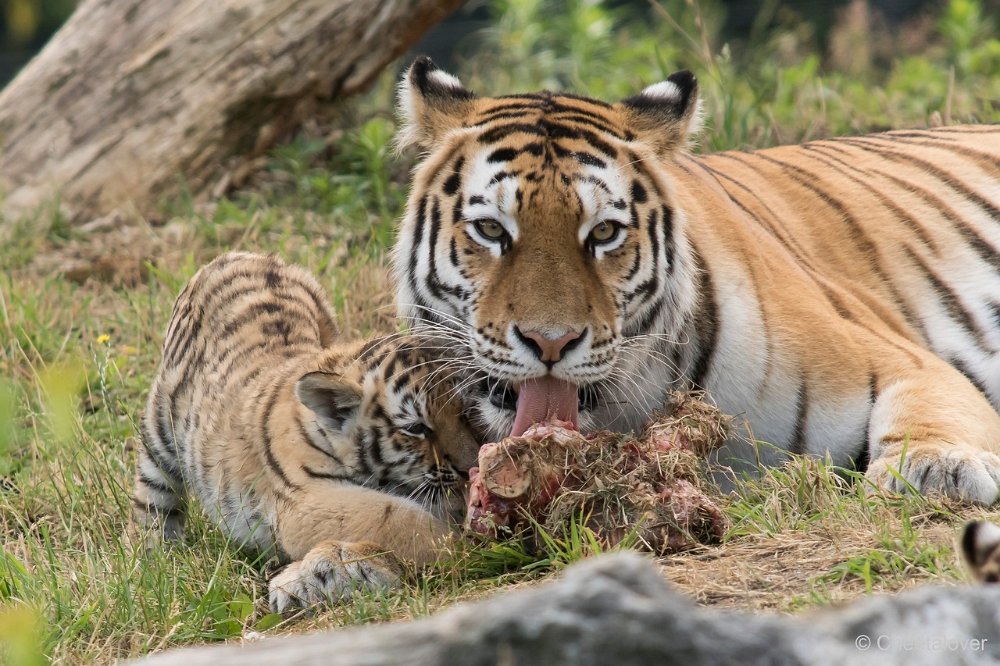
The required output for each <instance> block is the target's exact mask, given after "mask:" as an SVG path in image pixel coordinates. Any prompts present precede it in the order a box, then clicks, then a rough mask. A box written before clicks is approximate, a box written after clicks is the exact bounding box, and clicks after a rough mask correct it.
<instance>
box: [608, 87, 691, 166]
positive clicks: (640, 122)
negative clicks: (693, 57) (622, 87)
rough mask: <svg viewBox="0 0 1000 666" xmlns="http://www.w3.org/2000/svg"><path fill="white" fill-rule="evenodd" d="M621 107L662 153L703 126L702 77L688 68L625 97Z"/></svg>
mask: <svg viewBox="0 0 1000 666" xmlns="http://www.w3.org/2000/svg"><path fill="white" fill-rule="evenodd" d="M618 108H619V111H620V112H621V113H622V115H623V116H624V117H625V121H626V123H627V124H628V126H629V127H630V128H631V129H632V130H633V131H634V132H635V133H636V134H637V135H638V136H639V139H640V140H641V141H643V142H644V143H646V144H648V145H651V146H652V147H653V148H654V149H655V150H656V152H657V153H658V154H660V155H666V154H668V153H672V152H673V151H675V150H677V149H678V148H682V147H684V146H685V145H687V143H688V140H689V139H690V138H692V137H693V136H694V135H696V134H697V133H698V131H699V130H700V129H701V102H700V100H699V99H698V81H697V79H695V77H694V74H692V73H691V72H689V71H687V70H686V69H685V70H682V71H680V72H675V73H673V74H671V75H670V76H668V77H667V80H666V81H660V82H659V83H654V84H653V85H651V86H649V87H647V88H645V89H644V90H643V91H642V92H641V93H639V94H638V95H634V96H632V97H629V98H628V99H625V100H622V101H621V102H620V103H619V104H618Z"/></svg>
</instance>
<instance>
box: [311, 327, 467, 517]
mask: <svg viewBox="0 0 1000 666" xmlns="http://www.w3.org/2000/svg"><path fill="white" fill-rule="evenodd" d="M425 350H426V347H425V346H424V345H422V344H421V342H420V341H418V340H417V339H416V338H413V337H408V336H392V337H387V338H376V339H374V340H371V341H368V342H365V343H356V344H354V345H347V346H344V347H335V348H332V349H330V350H329V351H327V352H326V353H325V355H324V356H323V358H322V359H321V360H320V363H319V369H318V370H316V371H313V372H309V373H306V374H305V375H303V376H302V377H301V378H300V379H299V380H298V382H297V383H296V385H295V396H296V397H297V398H298V400H299V402H300V403H301V410H302V413H303V415H304V418H302V419H301V421H302V423H303V424H304V428H305V429H306V432H305V433H304V434H305V435H306V436H307V437H309V439H310V441H311V442H312V443H313V444H314V448H315V446H319V447H320V448H322V449H324V450H326V451H328V452H329V453H330V454H332V455H331V456H330V458H331V460H330V461H328V464H327V466H326V469H328V470H329V471H330V473H331V474H342V475H344V477H345V478H346V479H347V480H350V481H353V482H355V483H359V484H361V485H365V486H368V487H372V488H377V489H379V490H385V491H387V492H391V493H393V494H397V495H402V496H404V497H409V498H411V499H413V500H415V501H417V502H419V503H420V504H422V505H424V507H425V508H427V509H429V510H435V511H436V510H438V509H441V508H442V507H443V506H444V505H446V504H450V503H453V502H458V503H461V490H462V488H463V487H464V485H465V483H466V480H467V479H468V471H469V468H470V467H472V466H474V465H475V464H476V457H477V454H478V451H479V445H478V443H477V442H476V439H475V437H474V436H473V433H472V431H471V429H470V428H469V425H468V423H467V421H466V420H465V418H464V416H463V415H462V400H461V397H460V396H458V395H457V394H456V386H455V383H454V382H453V381H452V378H451V376H449V374H448V372H449V369H448V367H447V366H446V365H445V364H444V363H443V362H442V361H439V360H436V359H434V358H432V357H431V356H429V355H428V354H427V352H426V351H425ZM338 470H339V471H338ZM449 508H451V507H449Z"/></svg>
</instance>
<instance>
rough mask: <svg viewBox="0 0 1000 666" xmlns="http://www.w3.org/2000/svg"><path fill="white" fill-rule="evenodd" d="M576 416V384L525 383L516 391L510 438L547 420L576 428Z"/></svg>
mask: <svg viewBox="0 0 1000 666" xmlns="http://www.w3.org/2000/svg"><path fill="white" fill-rule="evenodd" d="M579 412H580V403H579V400H578V398H577V393H576V384H571V383H569V382H567V381H564V380H562V379H556V378H555V377H539V378H538V379H529V380H528V381H526V382H522V383H521V386H520V387H519V389H518V393H517V412H516V413H515V414H514V427H513V429H512V430H511V432H510V434H511V437H520V436H521V435H523V434H524V431H525V430H527V429H528V428H530V427H531V426H532V425H534V424H535V423H539V422H540V421H545V420H547V419H559V420H561V421H569V422H570V423H572V424H573V427H577V422H578V420H579Z"/></svg>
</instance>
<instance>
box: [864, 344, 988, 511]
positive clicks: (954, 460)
mask: <svg viewBox="0 0 1000 666" xmlns="http://www.w3.org/2000/svg"><path fill="white" fill-rule="evenodd" d="M998 453H1000V415H998V414H997V412H996V411H995V410H994V409H993V406H992V405H991V404H990V403H989V402H988V401H987V399H986V397H985V396H983V394H982V393H980V392H979V391H978V390H977V389H976V388H975V387H974V386H973V385H972V384H971V383H970V382H969V381H968V380H967V379H966V378H965V377H964V376H963V375H962V374H961V373H959V372H958V371H956V370H954V369H953V368H951V367H950V366H947V365H945V364H944V363H942V362H939V361H938V360H937V359H927V362H926V363H925V364H924V367H923V368H921V369H920V370H911V371H909V372H907V374H905V375H903V376H901V377H899V378H898V379H896V380H895V381H891V382H889V383H888V385H887V386H885V388H884V389H883V390H882V391H881V393H880V394H879V396H878V398H877V399H876V401H875V405H874V407H873V409H872V414H871V420H870V423H869V455H870V458H871V463H870V464H869V467H868V470H867V472H866V476H867V477H868V478H869V479H870V480H871V481H873V482H874V483H875V484H877V485H878V486H881V487H883V488H886V489H888V490H891V491H894V492H901V491H904V490H906V489H907V487H912V488H914V489H916V490H918V491H919V492H921V493H940V494H944V495H947V496H949V497H953V498H956V499H960V500H966V501H971V502H975V503H978V504H985V505H990V504H993V503H995V502H996V501H997V499H998V495H1000V456H998Z"/></svg>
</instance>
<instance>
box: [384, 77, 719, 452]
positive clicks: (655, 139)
mask: <svg viewBox="0 0 1000 666" xmlns="http://www.w3.org/2000/svg"><path fill="white" fill-rule="evenodd" d="M400 110H401V115H402V116H403V121H404V127H403V129H402V130H401V132H400V134H399V138H398V142H399V145H400V146H401V147H406V146H411V145H415V146H418V147H419V148H420V149H422V150H423V151H424V152H425V157H424V159H423V162H422V163H421V164H420V165H419V166H418V167H417V169H416V171H415V173H414V176H413V186H412V191H411V195H410V199H409V203H408V207H407V212H406V215H405V218H404V220H403V222H402V224H401V227H400V232H399V238H398V241H397V244H396V247H395V250H394V256H393V261H394V266H395V271H396V277H397V283H398V294H397V302H398V304H399V308H400V313H401V315H403V316H404V317H407V318H408V319H409V320H410V321H411V323H412V324H413V325H414V327H415V328H416V329H417V330H424V331H436V332H438V333H440V334H441V336H442V339H444V340H447V341H448V342H449V344H450V346H451V347H452V349H453V353H454V354H455V355H456V356H461V357H462V360H463V361H465V362H466V365H467V367H469V368H472V369H474V370H475V371H476V372H477V373H478V374H479V375H480V376H481V377H483V381H482V382H481V383H479V384H478V385H476V386H477V388H478V389H479V391H480V392H479V394H478V395H477V396H474V402H476V407H477V409H476V411H478V413H479V418H480V419H481V421H482V422H483V424H484V425H486V426H487V427H488V429H489V430H490V434H491V436H493V437H497V436H501V435H506V434H507V433H508V432H510V431H511V430H513V431H514V432H515V434H519V432H520V431H523V429H524V428H526V427H527V425H529V424H530V423H531V422H533V421H535V420H539V419H543V418H546V417H547V416H553V415H554V416H557V417H560V418H562V419H564V420H571V421H574V422H575V421H577V419H578V418H582V419H583V421H584V422H585V423H586V420H587V413H588V411H589V410H590V409H591V408H593V407H594V404H593V403H594V400H595V398H596V399H599V397H600V395H601V393H602V387H606V386H607V385H608V384H609V383H614V382H620V383H627V381H628V380H627V378H623V377H620V376H619V377H616V376H615V370H616V366H617V365H618V364H619V362H620V359H621V357H622V355H623V353H627V349H625V346H626V343H627V342H628V341H629V340H636V339H639V338H640V337H641V336H644V335H649V334H655V335H657V336H670V335H671V334H672V333H674V332H676V330H677V328H678V326H679V323H680V320H681V319H682V318H683V317H684V316H686V313H687V312H689V311H690V310H691V309H692V307H693V302H694V288H693V275H694V273H695V269H694V261H693V259H692V255H691V250H690V248H689V246H688V244H687V241H686V239H685V237H684V234H683V225H684V220H683V215H682V214H681V212H680V211H679V210H678V209H677V208H676V206H675V204H674V201H673V198H672V193H671V183H670V180H669V178H668V176H667V174H666V172H665V170H664V168H663V166H662V165H663V162H664V161H665V160H667V159H670V158H671V157H672V156H673V155H674V153H675V152H677V151H678V150H679V149H682V148H683V146H684V145H685V144H686V141H687V138H688V136H689V134H690V133H691V132H692V131H693V130H694V129H695V128H696V126H697V125H698V117H699V113H698V104H697V86H696V83H695V79H694V76H693V75H692V74H691V73H690V72H678V73H676V74H673V75H672V76H670V77H669V78H668V79H667V80H666V81H663V82H661V83H657V84H655V85H652V86H649V87H648V88H646V89H645V90H643V91H642V92H640V93H639V94H637V95H635V96H634V97H630V98H628V99H626V100H624V101H622V102H619V103H617V104H607V103H604V102H600V101H597V100H593V99H587V98H584V97H579V96H575V95H568V94H553V93H548V92H542V93H537V94H524V95H512V96H506V97H498V98H485V97H477V96H476V95H474V94H473V93H471V92H470V91H468V90H466V89H465V88H464V87H463V86H462V84H461V83H460V82H459V81H458V79H456V78H455V77H453V76H451V75H449V74H447V73H445V72H443V71H441V70H440V69H438V68H437V67H436V66H435V65H434V63H433V62H431V61H430V60H429V59H427V58H421V59H418V60H417V61H416V62H415V63H414V64H413V65H412V66H411V67H410V69H409V71H408V73H407V74H406V76H405V78H404V80H403V81H402V83H401V85H400Z"/></svg>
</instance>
